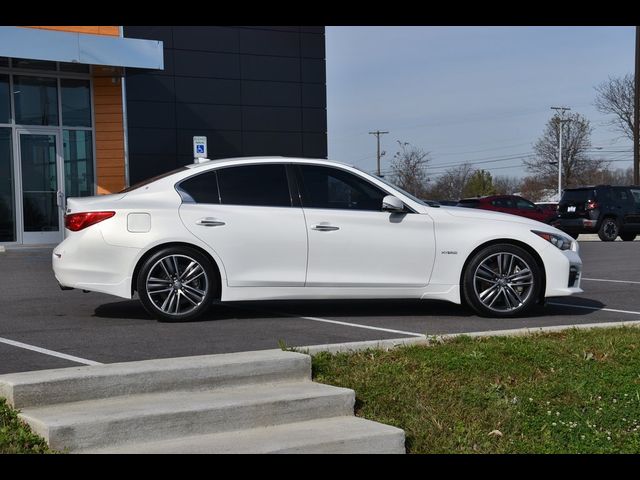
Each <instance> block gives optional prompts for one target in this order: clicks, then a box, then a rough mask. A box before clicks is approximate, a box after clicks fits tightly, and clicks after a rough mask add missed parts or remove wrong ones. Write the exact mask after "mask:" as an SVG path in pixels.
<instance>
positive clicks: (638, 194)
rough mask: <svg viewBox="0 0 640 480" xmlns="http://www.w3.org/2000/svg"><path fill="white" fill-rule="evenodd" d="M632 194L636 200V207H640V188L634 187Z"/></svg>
mask: <svg viewBox="0 0 640 480" xmlns="http://www.w3.org/2000/svg"><path fill="white" fill-rule="evenodd" d="M631 195H633V200H634V201H635V202H636V207H637V208H640V189H636V188H632V189H631Z"/></svg>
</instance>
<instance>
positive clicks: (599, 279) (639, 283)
mask: <svg viewBox="0 0 640 480" xmlns="http://www.w3.org/2000/svg"><path fill="white" fill-rule="evenodd" d="M582 280H589V281H591V282H613V283H636V284H638V285H640V282H634V281H633V280H608V279H606V278H585V277H582Z"/></svg>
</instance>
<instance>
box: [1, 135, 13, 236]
mask: <svg viewBox="0 0 640 480" xmlns="http://www.w3.org/2000/svg"><path fill="white" fill-rule="evenodd" d="M11 150H12V149H11V129H10V128H0V242H15V241H16V222H15V218H16V215H15V201H14V199H15V197H14V191H13V158H12V157H13V156H12V154H11Z"/></svg>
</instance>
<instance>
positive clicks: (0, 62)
mask: <svg viewBox="0 0 640 480" xmlns="http://www.w3.org/2000/svg"><path fill="white" fill-rule="evenodd" d="M0 67H5V68H8V67H9V59H8V58H7V57H0Z"/></svg>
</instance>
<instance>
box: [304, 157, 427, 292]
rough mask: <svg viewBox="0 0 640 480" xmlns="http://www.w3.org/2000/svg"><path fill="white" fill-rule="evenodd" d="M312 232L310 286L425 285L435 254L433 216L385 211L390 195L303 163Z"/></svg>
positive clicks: (341, 172)
mask: <svg viewBox="0 0 640 480" xmlns="http://www.w3.org/2000/svg"><path fill="white" fill-rule="evenodd" d="M298 171H299V175H300V177H299V183H300V186H301V189H302V205H303V209H304V215H305V220H306V223H307V229H308V230H307V233H308V236H309V260H308V267H307V278H306V284H305V285H306V286H307V287H384V288H388V287H397V288H400V287H423V286H425V285H427V284H428V283H429V277H430V275H431V269H432V267H433V261H434V255H435V239H434V227H433V221H432V219H431V217H429V216H428V215H420V214H418V213H412V212H410V211H407V212H406V213H389V212H384V211H382V199H383V198H384V196H385V195H387V193H386V192H385V191H383V190H381V189H380V188H378V187H377V186H375V185H373V184H372V183H370V182H368V181H367V180H365V179H363V178H360V177H358V176H356V175H354V174H353V173H350V172H347V171H345V170H341V169H337V168H333V167H326V166H320V165H300V166H299V170H298Z"/></svg>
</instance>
